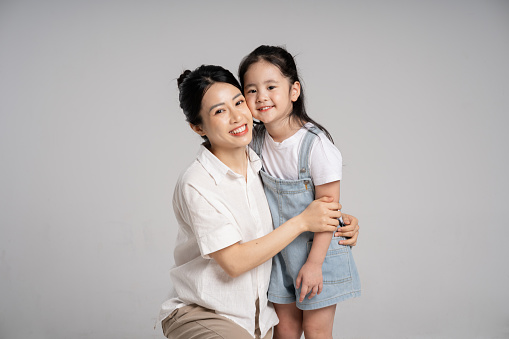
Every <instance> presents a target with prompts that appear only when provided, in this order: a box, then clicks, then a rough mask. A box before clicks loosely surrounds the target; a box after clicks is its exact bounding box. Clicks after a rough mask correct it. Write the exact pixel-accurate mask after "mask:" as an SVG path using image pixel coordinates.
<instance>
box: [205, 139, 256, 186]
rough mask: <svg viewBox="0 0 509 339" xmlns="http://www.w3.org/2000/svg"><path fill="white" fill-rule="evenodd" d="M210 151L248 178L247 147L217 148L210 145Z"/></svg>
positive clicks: (233, 169)
mask: <svg viewBox="0 0 509 339" xmlns="http://www.w3.org/2000/svg"><path fill="white" fill-rule="evenodd" d="M209 150H210V152H212V154H214V155H215V156H216V158H218V159H219V160H221V162H222V163H223V164H225V165H226V166H228V167H229V168H230V169H231V170H232V171H234V172H235V173H237V174H240V175H243V176H244V178H246V180H247V149H246V147H240V148H235V149H217V148H214V146H210V148H209Z"/></svg>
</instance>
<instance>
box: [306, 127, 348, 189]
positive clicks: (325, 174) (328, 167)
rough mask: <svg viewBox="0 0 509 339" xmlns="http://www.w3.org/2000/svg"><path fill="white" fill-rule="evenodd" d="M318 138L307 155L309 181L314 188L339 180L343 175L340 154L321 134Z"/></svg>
mask: <svg viewBox="0 0 509 339" xmlns="http://www.w3.org/2000/svg"><path fill="white" fill-rule="evenodd" d="M318 136H319V137H318V138H316V139H315V142H314V143H313V147H312V148H311V153H310V155H309V167H310V171H311V179H312V180H313V184H314V185H315V186H319V185H324V184H328V183H330V182H334V181H338V180H341V178H342V174H343V168H342V166H343V158H342V156H341V152H340V151H339V150H338V149H337V147H336V146H334V144H333V143H332V142H331V141H330V140H329V139H327V137H326V136H325V135H324V134H323V133H320V134H319V135H318Z"/></svg>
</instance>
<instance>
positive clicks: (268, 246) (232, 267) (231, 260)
mask: <svg viewBox="0 0 509 339" xmlns="http://www.w3.org/2000/svg"><path fill="white" fill-rule="evenodd" d="M305 230H306V227H305V226H304V224H303V223H302V222H301V221H300V220H299V218H297V217H296V218H292V219H290V220H288V221H287V222H285V223H284V224H282V225H281V226H279V227H278V228H276V229H275V230H274V231H272V232H270V233H269V234H267V235H265V236H263V237H261V238H258V239H254V240H251V241H248V242H245V243H242V244H241V243H237V244H234V245H231V246H229V247H226V248H224V249H222V250H219V251H217V252H214V253H211V254H210V257H211V258H212V259H214V260H216V261H217V262H218V263H219V265H220V266H221V267H222V268H223V269H224V270H225V272H226V273H228V275H229V276H231V277H237V276H239V275H241V274H243V273H245V272H247V271H250V270H252V269H253V268H255V267H257V266H259V265H261V264H263V263H264V262H266V261H267V260H270V259H272V257H273V256H275V255H276V254H277V253H279V252H280V251H281V250H282V249H283V248H285V247H286V246H287V245H288V244H290V243H291V242H292V241H293V240H294V239H295V238H297V237H298V236H299V234H301V233H302V232H304V231H305Z"/></svg>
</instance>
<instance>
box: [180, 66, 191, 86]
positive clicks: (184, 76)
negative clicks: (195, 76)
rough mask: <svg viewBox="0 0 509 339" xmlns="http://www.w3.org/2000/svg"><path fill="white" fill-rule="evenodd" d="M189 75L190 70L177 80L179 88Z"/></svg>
mask: <svg viewBox="0 0 509 339" xmlns="http://www.w3.org/2000/svg"><path fill="white" fill-rule="evenodd" d="M189 73H191V71H190V70H188V69H186V70H185V71H184V72H183V73H182V74H181V75H180V76H179V78H178V79H177V86H178V87H180V85H181V84H182V83H183V82H184V80H185V79H186V78H187V76H188V75H189Z"/></svg>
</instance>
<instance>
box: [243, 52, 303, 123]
mask: <svg viewBox="0 0 509 339" xmlns="http://www.w3.org/2000/svg"><path fill="white" fill-rule="evenodd" d="M244 83H245V86H244V93H245V96H246V101H247V105H248V107H249V109H250V110H251V113H252V114H253V117H254V118H255V119H258V120H260V121H262V122H263V123H264V124H265V126H267V127H269V126H268V125H270V124H272V123H274V122H276V123H278V122H281V121H284V120H287V119H288V117H289V116H290V113H291V112H292V110H293V102H294V101H295V100H297V99H298V97H299V95H300V83H299V82H297V81H296V82H295V83H294V84H291V83H290V82H289V81H288V79H287V78H286V77H285V76H284V75H283V74H282V73H281V71H280V70H279V68H278V67H277V66H275V65H273V64H271V63H269V62H267V61H264V60H261V61H258V62H256V63H254V64H252V65H251V66H249V68H248V70H247V72H246V73H245V75H244Z"/></svg>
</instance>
